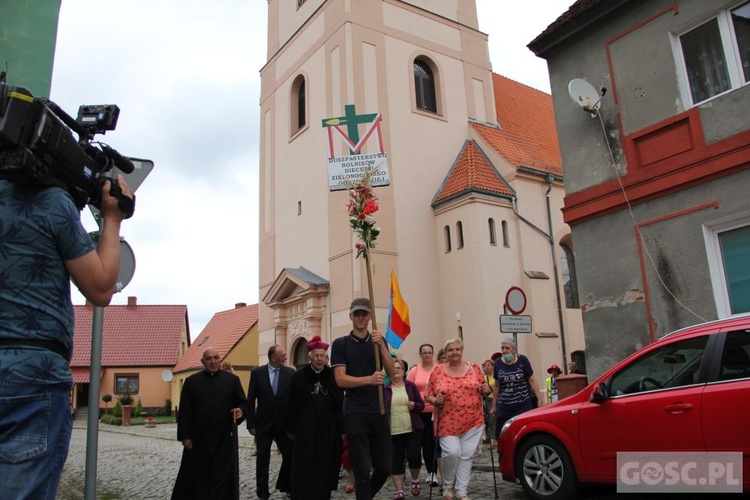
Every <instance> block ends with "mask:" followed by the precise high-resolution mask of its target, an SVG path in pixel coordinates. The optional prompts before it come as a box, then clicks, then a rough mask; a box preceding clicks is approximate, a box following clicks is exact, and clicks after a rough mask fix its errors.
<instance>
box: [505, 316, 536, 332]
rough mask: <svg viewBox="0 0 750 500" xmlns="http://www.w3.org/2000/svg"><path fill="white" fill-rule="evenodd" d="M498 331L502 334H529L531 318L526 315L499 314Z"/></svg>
mask: <svg viewBox="0 0 750 500" xmlns="http://www.w3.org/2000/svg"><path fill="white" fill-rule="evenodd" d="M500 331H501V332H502V333H531V316H529V315H528V314H524V315H518V314H501V315H500Z"/></svg>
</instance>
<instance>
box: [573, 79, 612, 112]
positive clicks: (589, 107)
mask: <svg viewBox="0 0 750 500" xmlns="http://www.w3.org/2000/svg"><path fill="white" fill-rule="evenodd" d="M568 93H569V94H570V98H571V99H573V102H575V103H576V104H578V105H579V106H581V107H582V108H583V109H584V110H585V111H588V112H589V113H591V116H596V115H597V113H598V111H599V108H600V107H601V100H602V96H603V95H604V94H602V96H600V95H599V92H597V91H596V89H595V88H594V87H593V86H592V85H591V84H590V83H589V82H587V81H586V80H584V79H582V78H574V79H572V80H571V81H570V83H568Z"/></svg>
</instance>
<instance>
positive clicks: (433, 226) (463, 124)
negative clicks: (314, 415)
mask: <svg viewBox="0 0 750 500" xmlns="http://www.w3.org/2000/svg"><path fill="white" fill-rule="evenodd" d="M496 76H497V75H493V73H492V70H491V65H490V61H489V52H488V46H487V35H485V34H484V33H482V32H480V31H479V29H478V21H477V9H476V4H475V1H474V0H441V1H439V2H435V1H430V0H356V1H353V0H268V54H267V63H266V65H265V66H264V67H263V68H262V70H261V99H260V106H261V113H260V117H261V124H260V134H261V141H260V183H261V184H260V224H259V227H260V266H259V267H260V317H259V333H260V346H259V352H260V353H265V352H266V351H267V348H268V347H270V346H271V345H273V344H275V343H278V344H281V345H284V346H286V348H287V350H288V351H289V353H290V363H293V364H301V363H304V362H306V359H305V356H306V354H307V352H306V350H305V349H304V343H305V342H306V340H307V339H309V338H310V337H311V336H312V335H315V334H320V335H321V336H322V337H323V338H324V339H326V340H327V341H329V342H330V341H331V340H332V339H334V338H336V337H339V336H341V335H345V334H347V333H348V332H349V331H350V329H351V321H350V320H349V311H348V308H349V304H350V302H351V300H352V299H353V298H355V297H366V296H368V289H367V277H366V266H365V262H364V260H363V259H361V258H360V259H357V258H355V255H356V249H355V244H356V239H355V237H354V236H353V234H352V229H351V227H350V225H349V219H348V214H347V209H346V204H347V201H348V192H347V191H346V190H341V191H331V190H330V189H329V188H330V186H329V174H328V158H329V157H330V156H331V155H333V156H336V157H338V156H345V155H348V154H350V152H349V150H351V145H350V144H347V143H346V142H345V141H344V140H342V138H341V137H339V136H338V135H335V134H333V135H331V136H329V134H328V131H327V130H326V128H325V127H324V126H323V122H324V121H325V120H328V119H331V118H340V119H341V122H342V123H343V122H345V123H346V124H347V127H343V126H342V127H340V129H341V130H344V131H346V132H347V134H348V138H349V139H351V140H352V141H353V142H354V143H356V142H357V139H363V138H365V137H366V136H367V132H368V131H370V129H369V128H368V127H371V126H372V125H371V123H369V122H368V120H369V121H372V118H371V117H372V116H375V115H376V114H380V116H381V117H382V121H381V122H380V126H379V128H378V131H377V133H376V134H372V135H371V136H370V138H369V139H368V140H367V141H364V140H363V142H364V145H363V146H362V148H361V151H360V152H361V153H362V154H370V153H378V152H379V151H380V150H381V148H382V151H383V152H384V153H385V154H386V155H387V158H388V159H387V167H388V171H389V174H390V185H388V186H385V187H378V188H375V193H376V195H377V197H378V199H379V205H380V209H379V211H378V212H377V213H376V214H375V218H376V220H377V225H378V226H379V227H380V229H381V233H380V235H379V237H378V238H377V241H376V248H375V249H374V250H373V251H372V253H371V257H372V259H371V262H372V274H373V276H372V279H373V288H374V301H375V306H376V311H375V312H376V319H377V326H378V329H379V330H381V331H382V332H384V331H385V326H386V321H387V311H388V310H387V308H388V302H389V292H390V286H389V284H390V274H391V271H393V272H394V273H395V274H396V276H397V278H398V282H399V285H400V288H401V292H402V294H403V296H404V299H405V300H406V302H407V303H408V305H409V309H410V317H411V327H412V333H411V335H410V337H409V339H408V341H407V342H406V343H405V344H404V345H403V347H402V349H401V351H399V352H400V354H402V355H404V356H405V357H406V358H407V359H408V360H410V361H414V360H415V358H416V353H417V350H418V346H419V345H420V344H421V343H432V344H434V345H435V346H436V349H435V350H436V351H437V348H438V347H442V345H443V343H444V341H445V340H446V339H448V338H451V337H459V336H460V337H462V338H463V339H464V341H465V343H466V345H467V350H468V352H467V355H470V357H468V359H475V360H481V359H483V358H485V357H487V356H488V352H489V353H491V352H493V351H494V350H497V348H498V346H499V333H497V334H496V332H497V330H498V314H500V313H501V312H502V308H503V299H504V297H503V296H502V295H503V293H504V292H503V293H501V289H502V288H503V287H505V288H507V286H510V285H514V284H517V283H518V279H519V278H518V272H519V270H520V269H523V266H522V265H521V264H520V263H519V262H518V261H519V260H520V257H519V253H520V252H521V248H520V245H518V246H515V247H510V246H509V247H507V248H505V250H508V248H510V250H509V251H507V252H506V254H501V253H500V252H501V251H503V248H504V247H503V246H502V245H497V244H496V243H494V242H493V243H492V245H494V246H490V242H489V236H487V234H488V233H487V224H488V220H489V221H491V222H492V224H494V220H495V219H493V217H495V218H496V220H497V221H498V222H497V223H498V229H497V231H498V233H499V232H500V231H501V227H500V221H501V220H503V221H504V220H505V219H510V218H511V217H512V202H511V196H512V195H513V193H514V192H513V189H511V188H510V187H509V185H507V183H506V182H505V180H504V179H503V178H502V176H501V174H503V175H504V174H505V173H507V174H508V175H510V176H511V177H513V176H515V175H516V169H515V168H514V167H513V166H511V165H505V164H503V165H505V166H504V167H498V168H500V170H502V169H503V168H505V170H506V172H500V173H498V171H497V170H496V169H495V167H494V166H493V165H492V163H491V162H492V161H494V162H497V163H503V162H502V161H500V160H499V157H498V156H495V157H494V160H493V159H492V158H486V156H485V155H484V153H482V152H481V151H479V149H481V148H479V149H478V148H477V147H475V146H476V144H475V143H474V142H472V141H471V139H472V138H474V137H477V136H478V134H477V133H476V131H475V130H474V128H473V127H474V126H475V125H477V124H481V126H482V127H484V128H487V129H492V130H495V129H498V128H499V127H498V125H497V115H496V103H495V96H496V93H495V92H496V91H495V85H494V81H493V80H494V77H496ZM368 117H369V118H368ZM337 123H338V122H337ZM354 123H358V124H357V125H353V124H354ZM376 136H377V137H376ZM477 151H478V152H477ZM474 152H477V153H476V155H474ZM462 155H463V156H462ZM472 155H473V156H472ZM466 158H468V159H469V160H468V161H469V163H468V168H469V169H470V170H471V172H474V171H475V170H476V169H473V168H474V167H473V165H474V163H473V162H474V161H475V160H474V158H475V159H476V161H477V162H479V163H478V164H479V170H477V171H480V174H482V172H483V174H482V175H484V177H482V175H480V176H479V177H478V179H479V181H478V182H479V183H480V184H482V182H484V184H486V186H484V187H482V188H481V189H474V190H473V191H472V193H471V194H470V196H469V197H466V196H465V195H466V193H467V191H465V190H464V191H461V190H460V189H459V190H454V191H451V190H450V189H449V188H450V187H451V186H446V183H447V184H450V182H449V181H450V179H449V173H450V172H453V171H455V170H456V168H457V167H462V166H464V164H465V163H466ZM485 160H486V161H485ZM459 164H460V165H459ZM462 168H463V167H462ZM472 169H473V170H472ZM558 169H559V167H558ZM471 175H473V174H471ZM471 175H469V177H471ZM482 179H484V180H482ZM475 184H476V182H475ZM538 184H539V185H540V186H542V187H543V188H546V187H547V185H546V184H544V183H543V182H542V181H540V182H539V183H538ZM558 184H559V185H560V186H561V183H558ZM475 187H476V186H475ZM541 192H543V190H542V191H541ZM477 200H478V201H477ZM560 200H561V198H560ZM560 203H561V201H560ZM540 206H541V205H540ZM493 211H494V212H493ZM498 211H501V212H502V214H506V213H507V214H508V215H502V214H500V215H497V214H498ZM492 213H495V214H496V215H492ZM488 214H490V215H489V216H488ZM457 216H459V217H465V218H464V219H461V220H458V219H456V217H457ZM541 217H546V215H542V216H541ZM469 219H471V220H469ZM540 223H541V222H540ZM560 224H561V222H560ZM516 227H517V224H516V222H513V223H512V224H511V226H510V228H507V227H505V223H504V222H503V226H502V231H505V232H510V234H511V236H513V235H514V234H515V233H514V231H515V228H516ZM491 229H492V230H494V226H492V228H491ZM481 238H484V240H487V242H486V245H485V246H486V248H484V247H482V248H481V249H478V248H479V246H478V245H479V243H478V242H479V241H480V239H481ZM473 242H477V247H476V248H477V249H476V250H473V249H472V248H473V247H472V245H473ZM491 252H492V253H491ZM503 255H508V256H509V257H504V256H503ZM485 259H486V260H488V262H489V261H491V262H492V264H491V265H489V266H488V267H487V266H485V263H484V260H485ZM504 260H507V261H508V262H512V263H513V265H514V267H513V269H514V271H513V273H514V274H513V275H512V276H505V277H503V269H502V265H501V263H502V262H503V261H504ZM547 260H549V258H548V257H547ZM548 267H549V269H550V273H551V269H552V268H551V264H550V266H548ZM521 272H522V271H521ZM488 273H489V274H488ZM490 335H491V337H490ZM263 361H264V359H263V358H262V359H261V362H263Z"/></svg>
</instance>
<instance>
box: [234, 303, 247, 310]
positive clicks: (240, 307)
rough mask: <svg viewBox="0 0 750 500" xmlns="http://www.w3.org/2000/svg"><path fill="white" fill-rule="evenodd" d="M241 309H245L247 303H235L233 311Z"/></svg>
mask: <svg viewBox="0 0 750 500" xmlns="http://www.w3.org/2000/svg"><path fill="white" fill-rule="evenodd" d="M243 307H247V302H237V303H236V304H235V305H234V308H235V309H242V308H243Z"/></svg>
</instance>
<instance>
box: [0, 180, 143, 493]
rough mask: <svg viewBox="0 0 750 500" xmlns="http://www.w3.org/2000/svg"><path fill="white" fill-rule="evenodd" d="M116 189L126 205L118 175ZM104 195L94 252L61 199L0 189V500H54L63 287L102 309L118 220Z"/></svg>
mask: <svg viewBox="0 0 750 500" xmlns="http://www.w3.org/2000/svg"><path fill="white" fill-rule="evenodd" d="M118 182H119V184H120V187H121V188H122V191H123V194H124V195H125V196H128V197H132V193H131V192H130V189H129V188H128V186H127V185H126V184H125V181H124V179H123V178H122V177H121V176H120V177H118ZM109 189H110V181H106V182H105V183H104V186H103V187H102V205H101V210H102V217H103V221H104V223H103V228H102V231H101V235H100V240H99V249H98V250H96V249H95V248H94V244H93V242H92V241H91V238H90V237H89V235H88V233H87V232H86V230H85V229H84V228H83V225H82V224H81V220H80V212H79V211H78V209H76V206H75V204H74V202H73V198H72V197H71V196H70V194H69V193H68V192H67V191H65V190H64V189H62V188H60V187H57V186H44V187H39V186H28V185H24V184H21V183H18V182H12V181H8V180H0V434H2V439H0V477H2V478H4V479H3V494H2V495H3V496H4V497H6V498H14V499H20V498H24V499H25V498H29V499H35V500H36V499H54V498H55V495H56V492H57V486H58V483H59V481H60V474H61V472H62V468H63V464H64V463H65V458H66V456H67V454H68V445H69V444H70V434H71V429H72V425H73V424H72V418H71V412H70V396H69V393H70V388H71V387H72V385H73V379H72V377H71V375H70V356H71V351H72V349H73V329H74V323H75V318H74V314H73V304H72V303H71V299H70V279H71V278H72V279H73V281H74V282H75V283H76V285H77V286H78V289H79V290H80V291H81V293H82V294H83V295H84V296H85V297H86V298H87V299H88V300H89V301H90V302H91V303H93V304H95V305H97V306H106V305H108V304H109V302H110V300H111V299H112V294H113V293H114V291H115V283H116V281H117V276H118V273H119V268H120V236H119V233H120V223H121V222H122V220H123V219H124V218H125V217H126V215H125V214H124V213H122V212H120V210H119V208H118V200H117V198H115V197H112V196H110V194H109Z"/></svg>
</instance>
